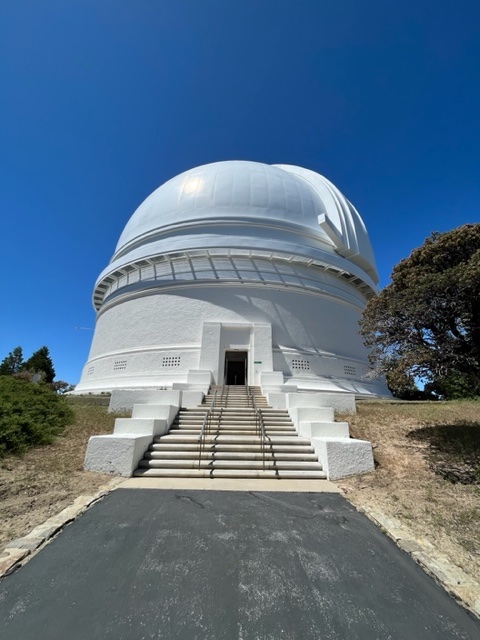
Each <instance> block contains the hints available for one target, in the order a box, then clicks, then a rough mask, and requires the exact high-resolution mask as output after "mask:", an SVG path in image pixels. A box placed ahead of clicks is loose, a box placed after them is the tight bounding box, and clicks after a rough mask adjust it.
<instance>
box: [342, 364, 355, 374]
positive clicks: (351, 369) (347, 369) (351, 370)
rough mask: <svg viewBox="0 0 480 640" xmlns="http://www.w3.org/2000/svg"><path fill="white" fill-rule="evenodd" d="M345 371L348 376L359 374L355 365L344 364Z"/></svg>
mask: <svg viewBox="0 0 480 640" xmlns="http://www.w3.org/2000/svg"><path fill="white" fill-rule="evenodd" d="M343 371H344V373H345V375H346V376H355V375H357V370H356V369H355V367H351V366H350V365H348V364H346V365H344V367H343Z"/></svg>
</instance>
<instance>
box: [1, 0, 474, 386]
mask: <svg viewBox="0 0 480 640" xmlns="http://www.w3.org/2000/svg"><path fill="white" fill-rule="evenodd" d="M479 71H480V3H479V2H478V0H471V1H470V0H456V1H451V0H442V2H434V1H433V0H428V1H426V0H415V1H411V0H406V1H404V2H393V1H391V0H311V1H307V0H295V1H294V0H289V1H286V0H242V2H233V1H229V0H175V1H174V2H167V1H166V0H165V1H162V0H135V1H132V0H55V1H54V0H43V1H42V2H38V0H3V2H2V3H1V4H0V89H1V100H0V202H1V216H2V217H1V220H2V223H1V229H2V232H1V258H2V269H3V273H4V276H3V278H2V287H1V299H0V303H1V316H0V322H1V325H0V359H2V358H3V357H4V356H5V355H6V354H7V353H8V352H9V351H11V349H13V348H14V347H15V346H17V345H21V346H23V348H24V351H25V355H26V357H28V356H30V355H31V353H32V352H33V351H34V350H36V349H38V348H39V347H41V346H42V345H44V344H45V345H47V346H48V347H49V348H50V351H51V354H52V357H53V360H54V364H55V367H56V370H57V378H60V379H64V380H68V381H69V382H73V383H76V382H78V380H79V377H80V373H81V369H82V366H83V364H84V362H85V361H86V359H87V355H88V351H89V348H90V342H91V339H92V335H93V332H92V331H91V330H90V329H89V328H92V327H94V323H95V314H94V312H93V308H92V305H91V293H92V289H93V284H94V282H95V279H96V277H97V275H98V274H99V273H100V271H101V270H102V269H103V268H104V267H105V266H106V265H107V263H108V261H109V259H110V257H111V255H112V253H113V250H114V247H115V245H116V242H117V239H118V237H119V235H120V233H121V231H122V229H123V227H124V225H125V223H126V222H127V220H128V218H129V217H130V215H131V214H132V213H133V211H134V210H135V208H136V207H137V206H138V205H139V204H140V202H141V201H142V200H144V199H145V198H146V197H147V196H148V195H149V194H150V193H151V192H152V191H153V190H154V189H155V188H156V187H157V186H159V185H160V184H161V183H163V182H165V180H167V179H169V178H171V177H173V176H174V175H176V174H178V173H180V172H181V171H184V170H186V169H189V168H191V167H194V166H197V165H200V164H204V163H207V162H214V161H218V160H227V159H243V160H255V161H259V162H266V163H287V164H297V165H301V166H305V167H308V168H310V169H313V170H315V171H318V172H319V173H321V174H323V175H325V176H326V177H328V178H329V179H330V180H332V181H333V182H334V183H335V184H336V185H337V186H338V187H339V188H340V189H341V190H342V191H343V192H344V193H345V195H346V196H347V197H348V198H349V199H350V200H352V202H353V203H354V204H355V205H356V207H357V208H358V210H359V211H360V213H361V215H362V217H363V219H364V220H365V223H366V225H367V228H368V229H369V232H370V235H371V238H372V242H373V246H374V249H375V253H376V257H377V262H378V267H379V271H380V277H381V283H382V286H384V285H386V284H387V283H388V281H389V276H390V273H391V270H392V268H393V266H394V265H395V264H396V263H397V262H398V261H399V260H400V259H402V258H403V257H406V256H407V255H409V253H410V252H411V251H412V249H414V248H415V247H417V246H419V245H420V244H421V243H422V242H423V241H424V239H425V238H426V237H427V236H428V235H429V234H430V233H431V232H432V231H434V230H436V231H446V230H448V229H452V228H454V227H456V226H459V225H461V224H465V223H467V222H478V221H479V204H480V183H479V174H480V171H479V169H480V162H479V160H480V157H479V156H480V115H479V114H480V80H479ZM77 327H85V328H82V329H78V328H77Z"/></svg>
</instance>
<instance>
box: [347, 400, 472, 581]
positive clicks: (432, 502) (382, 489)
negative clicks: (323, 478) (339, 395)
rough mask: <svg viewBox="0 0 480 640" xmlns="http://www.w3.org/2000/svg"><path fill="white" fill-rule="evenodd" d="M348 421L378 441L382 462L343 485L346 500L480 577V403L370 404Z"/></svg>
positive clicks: (356, 431) (355, 433) (355, 430)
mask: <svg viewBox="0 0 480 640" xmlns="http://www.w3.org/2000/svg"><path fill="white" fill-rule="evenodd" d="M339 419H340V418H339ZM345 419H347V420H348V421H349V422H350V425H351V432H352V435H353V436H354V437H357V438H363V439H367V440H370V441H371V442H372V444H373V446H374V454H375V462H376V465H377V468H376V470H375V472H373V473H369V474H366V475H363V476H357V477H354V478H349V479H345V480H342V481H341V482H340V483H339V484H340V485H341V486H342V487H343V488H344V489H345V490H346V492H347V498H348V499H349V500H350V501H351V502H352V503H353V504H355V505H356V506H360V507H376V508H378V509H380V510H381V511H383V512H384V513H385V514H386V515H389V516H393V517H395V518H398V519H399V520H400V521H403V522H404V523H405V524H406V525H407V526H408V527H409V528H410V529H412V530H414V532H415V533H416V535H417V536H418V538H424V539H426V540H428V541H429V542H431V543H432V544H433V545H434V546H435V547H436V548H437V549H438V550H439V551H440V552H442V553H443V554H444V555H446V556H448V557H449V559H450V561H451V562H453V563H454V564H457V565H458V566H460V567H462V569H464V571H465V572H466V573H469V574H470V575H472V576H476V577H478V575H480V403H479V402H475V401H456V402H448V403H447V402H438V403H435V402H414V403H391V402H382V401H376V402H375V401H366V402H362V403H359V405H358V413H357V415H356V416H354V417H352V416H348V417H347V416H345Z"/></svg>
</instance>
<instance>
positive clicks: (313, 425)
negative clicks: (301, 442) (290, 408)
mask: <svg viewBox="0 0 480 640" xmlns="http://www.w3.org/2000/svg"><path fill="white" fill-rule="evenodd" d="M298 433H299V434H300V435H301V436H304V437H305V438H349V437H350V427H349V425H348V422H311V421H302V422H300V425H299V427H298Z"/></svg>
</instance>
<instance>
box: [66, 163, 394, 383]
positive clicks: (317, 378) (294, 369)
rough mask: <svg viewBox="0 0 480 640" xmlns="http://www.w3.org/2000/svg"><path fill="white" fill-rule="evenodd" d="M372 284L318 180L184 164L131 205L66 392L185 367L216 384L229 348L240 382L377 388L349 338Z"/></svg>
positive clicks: (341, 211) (341, 202) (159, 379)
mask: <svg viewBox="0 0 480 640" xmlns="http://www.w3.org/2000/svg"><path fill="white" fill-rule="evenodd" d="M377 283H378V276H377V272H376V266H375V259H374V255H373V251H372V247H371V244H370V240H369V237H368V234H367V231H366V228H365V225H364V224H363V221H362V219H361V218H360V215H359V214H358V212H357V211H356V209H355V207H354V206H353V205H352V204H351V203H350V202H349V201H348V200H347V199H346V198H345V197H344V196H343V195H342V193H341V192H340V191H339V190H338V189H337V188H336V187H335V186H334V185H333V184H332V183H331V182H329V181H328V180H327V179H326V178H324V177H323V176H321V175H319V174H317V173H315V172H313V171H310V170H308V169H303V168H301V167H295V166H289V165H274V166H271V165H266V164H262V163H258V162H245V161H228V162H217V163H213V164H208V165H204V166H201V167H197V168H194V169H191V170H189V171H186V172H184V173H182V174H180V175H178V176H176V177H175V178H172V179H171V180H169V181H168V182H166V183H165V184H163V185H162V186H160V187H159V188H158V189H156V190H155V191H154V192H153V193H152V194H151V195H150V196H149V197H148V198H147V199H146V200H145V201H144V202H143V203H142V204H141V205H140V206H139V207H138V209H137V210H136V211H135V213H134V214H133V215H132V217H131V218H130V220H129V221H128V223H127V225H126V226H125V229H124V231H123V233H122V234H121V236H120V239H119V241H118V244H117V247H116V249H115V253H114V255H113V257H112V260H111V262H110V264H109V265H108V266H107V268H106V269H105V270H104V271H103V272H102V273H101V274H100V276H99V278H98V280H97V283H96V286H95V291H94V305H95V308H96V309H97V311H98V319H97V326H96V331H95V336H94V340H93V344H92V349H91V353H90V357H89V360H88V362H87V364H86V366H85V369H84V372H83V375H82V380H81V382H80V384H79V385H78V387H77V391H78V392H85V391H108V390H111V389H112V388H118V387H149V386H158V385H166V386H171V385H172V384H175V383H185V382H186V381H187V379H188V373H189V372H192V371H196V370H202V371H206V370H208V371H210V372H211V376H212V381H215V382H216V383H218V384H221V383H222V381H223V379H225V376H226V375H227V373H226V371H227V369H228V364H227V363H228V357H227V355H226V354H228V353H229V352H230V351H231V350H232V349H237V350H240V351H242V352H245V353H247V354H248V364H247V365H246V375H247V377H248V380H249V381H250V382H249V383H250V384H257V382H258V380H259V377H260V374H261V373H262V372H269V371H281V372H282V373H283V375H284V378H285V382H286V384H289V383H292V384H295V385H296V386H298V387H299V388H304V389H326V390H337V391H338V390H343V391H350V392H351V391H352V390H353V391H355V392H357V393H359V394H372V393H383V392H384V387H383V385H380V386H381V389H380V387H379V383H372V382H367V381H365V380H364V374H365V372H366V371H367V370H368V363H367V354H366V352H365V348H364V346H363V344H362V341H361V339H360V337H359V335H358V320H359V318H360V316H361V312H362V310H363V308H364V306H365V303H366V300H367V299H368V298H369V297H370V296H372V295H375V293H376V291H377V290H376V285H377ZM262 336H263V337H262ZM232 345H234V346H232ZM235 345H236V346H235ZM244 383H245V382H244Z"/></svg>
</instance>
